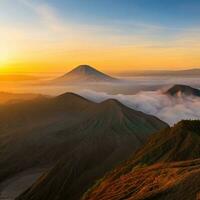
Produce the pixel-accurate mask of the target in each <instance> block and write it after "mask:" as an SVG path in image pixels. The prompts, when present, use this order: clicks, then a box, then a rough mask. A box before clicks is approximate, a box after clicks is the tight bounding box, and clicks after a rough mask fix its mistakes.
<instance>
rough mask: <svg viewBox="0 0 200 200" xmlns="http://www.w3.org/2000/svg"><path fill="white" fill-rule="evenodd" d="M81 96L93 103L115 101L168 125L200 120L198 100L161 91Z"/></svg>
mask: <svg viewBox="0 0 200 200" xmlns="http://www.w3.org/2000/svg"><path fill="white" fill-rule="evenodd" d="M78 94H80V95H81V96H83V97H85V98H87V99H89V100H91V101H94V102H102V101H104V100H107V99H110V98H112V99H117V100H119V101H120V102H121V103H123V104H124V105H126V106H128V107H130V108H132V109H135V110H139V111H142V112H144V113H147V114H151V115H154V116H157V117H158V118H160V119H161V120H163V121H165V122H167V123H168V124H170V125H173V124H175V123H177V122H178V121H180V120H182V119H200V98H199V97H194V96H184V95H179V96H178V97H171V96H168V95H166V94H163V92H162V91H141V92H138V93H137V94H133V95H124V94H117V95H111V94H107V93H105V92H95V91H92V90H83V91H80V92H78Z"/></svg>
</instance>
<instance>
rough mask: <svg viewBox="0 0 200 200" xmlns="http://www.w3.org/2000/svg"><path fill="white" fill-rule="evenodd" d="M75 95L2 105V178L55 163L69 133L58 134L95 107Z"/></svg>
mask: <svg viewBox="0 0 200 200" xmlns="http://www.w3.org/2000/svg"><path fill="white" fill-rule="evenodd" d="M93 104H94V103H93V102H90V101H88V100H86V99H84V98H82V97H80V96H78V95H76V94H72V93H66V94H64V95H61V96H58V97H55V98H41V99H37V100H32V101H26V102H23V103H16V104H12V105H7V106H1V107H0V150H1V154H0V169H1V170H0V181H2V180H4V179H5V178H7V177H8V176H11V175H12V174H15V173H17V172H20V171H22V170H25V169H27V168H30V167H31V168H32V167H35V166H41V165H46V164H50V163H51V164H53V163H54V162H55V161H57V160H58V159H59V157H60V155H61V153H63V151H64V147H65V145H66V144H65V143H66V142H67V141H68V136H67V135H66V136H65V137H63V136H60V135H58V134H57V133H58V132H59V131H61V130H63V129H67V128H68V127H70V126H72V125H74V124H77V123H79V122H80V121H81V120H83V119H85V115H86V114H87V113H84V110H86V109H87V108H88V107H89V106H93Z"/></svg>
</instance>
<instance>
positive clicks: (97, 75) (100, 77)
mask: <svg viewBox="0 0 200 200" xmlns="http://www.w3.org/2000/svg"><path fill="white" fill-rule="evenodd" d="M116 81H118V79H117V78H114V77H111V76H109V75H107V74H104V73H102V72H100V71H98V70H96V69H95V68H93V67H91V66H89V65H80V66H78V67H76V68H74V69H73V70H72V71H70V72H68V73H66V74H65V75H63V76H61V77H58V78H56V79H54V80H53V81H52V83H55V84H65V83H87V82H116Z"/></svg>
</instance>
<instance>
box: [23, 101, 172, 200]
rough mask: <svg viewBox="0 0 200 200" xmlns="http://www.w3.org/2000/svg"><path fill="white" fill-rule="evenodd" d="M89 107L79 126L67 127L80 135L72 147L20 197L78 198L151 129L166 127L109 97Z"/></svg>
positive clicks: (50, 199) (139, 142) (77, 135)
mask: <svg viewBox="0 0 200 200" xmlns="http://www.w3.org/2000/svg"><path fill="white" fill-rule="evenodd" d="M91 110H92V112H90V114H89V115H88V117H87V118H86V119H85V120H84V121H82V123H81V124H80V125H79V126H78V127H77V126H76V127H72V128H71V129H68V130H67V131H68V134H70V133H71V134H72V133H73V135H76V138H79V139H80V140H79V141H76V143H74V148H71V150H70V151H69V150H68V151H66V153H65V155H64V157H63V158H62V159H61V160H60V162H59V163H58V164H57V165H56V166H55V167H54V168H53V169H52V170H51V171H50V172H49V173H47V174H46V175H45V176H43V177H42V178H41V179H40V180H38V182H36V183H35V184H34V185H33V187H31V188H30V189H29V190H27V191H26V192H25V193H24V194H23V195H22V196H21V197H19V199H27V200H40V199H43V200H63V199H70V200H71V199H80V197H81V196H82V194H83V193H84V192H85V191H86V190H87V189H88V188H89V187H90V186H92V185H93V184H94V183H95V181H96V180H97V179H98V178H100V177H101V176H103V175H104V173H105V172H107V171H108V170H110V169H112V168H113V167H114V166H115V165H116V164H118V163H119V162H120V161H123V160H124V159H127V158H128V157H129V156H130V155H131V153H132V152H133V151H135V150H136V149H137V148H138V147H139V146H141V145H142V144H144V142H145V141H146V139H147V137H148V136H149V135H150V134H151V133H153V132H155V131H156V130H160V129H162V128H166V127H168V126H167V125H166V124H165V123H164V122H162V121H160V120H158V119H157V118H155V117H152V116H150V115H146V114H144V113H142V112H138V111H134V110H132V109H130V108H127V107H126V106H124V105H122V104H121V103H119V102H118V101H116V100H112V99H111V100H107V101H104V102H102V103H100V104H97V105H94V106H93V107H91ZM62 134H66V131H63V132H62Z"/></svg>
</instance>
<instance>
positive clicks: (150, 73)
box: [119, 68, 200, 76]
mask: <svg viewBox="0 0 200 200" xmlns="http://www.w3.org/2000/svg"><path fill="white" fill-rule="evenodd" d="M119 75H122V76H200V69H199V68H196V69H187V70H174V71H172V70H145V71H134V72H131V71H129V72H122V73H120V74H119Z"/></svg>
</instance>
